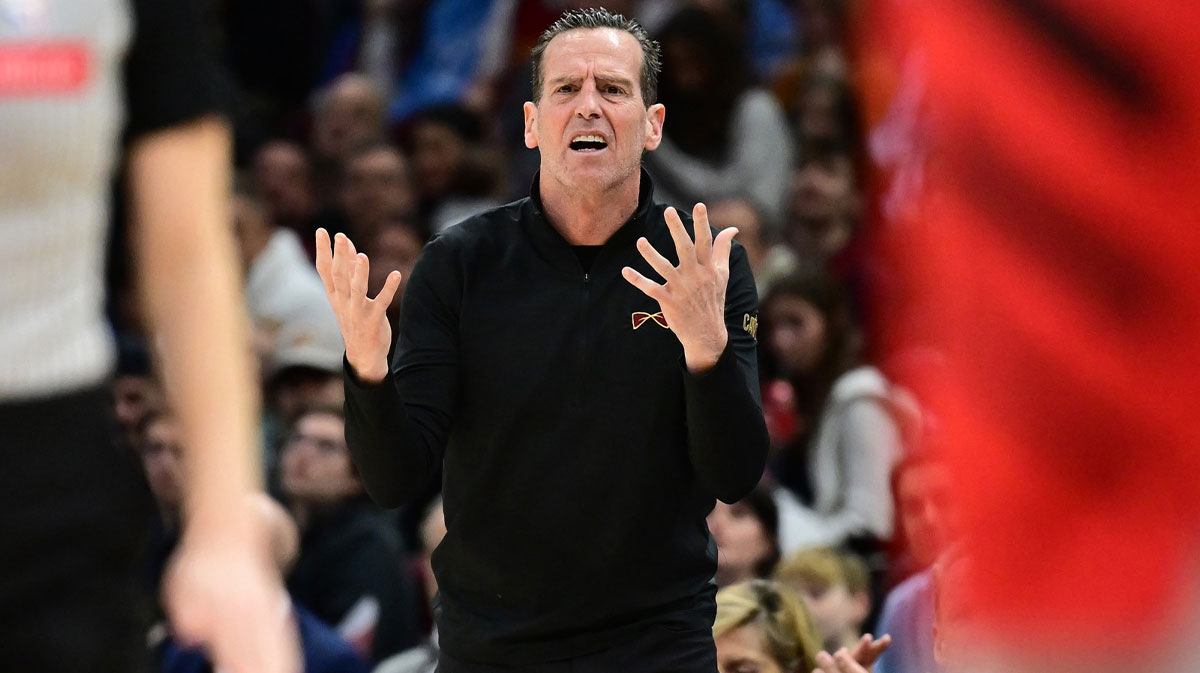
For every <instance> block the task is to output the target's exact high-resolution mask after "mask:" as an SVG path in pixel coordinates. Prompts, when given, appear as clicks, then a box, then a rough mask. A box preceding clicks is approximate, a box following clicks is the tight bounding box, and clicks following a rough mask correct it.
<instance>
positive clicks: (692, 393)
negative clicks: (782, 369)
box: [683, 244, 768, 503]
mask: <svg viewBox="0 0 1200 673" xmlns="http://www.w3.org/2000/svg"><path fill="white" fill-rule="evenodd" d="M725 326H726V330H727V331H728V332H729V342H728V343H727V344H726V346H725V351H724V352H723V353H722V354H721V357H720V358H719V359H718V360H717V363H716V364H715V365H714V366H713V367H712V369H709V370H708V371H706V372H703V373H702V374H699V375H694V374H692V373H691V372H689V371H688V370H687V367H686V365H684V366H683V377H684V391H685V395H686V398H687V399H686V400H685V403H686V407H687V427H688V451H689V454H690V456H691V460H692V467H693V469H695V470H696V474H697V476H698V477H699V480H700V484H701V485H702V486H704V487H705V488H706V489H707V490H708V491H709V492H710V493H712V494H713V495H715V496H716V497H717V498H719V499H720V500H721V501H723V502H727V503H733V502H737V501H738V500H740V499H741V498H742V497H743V496H745V495H746V494H747V493H749V492H750V490H751V489H752V488H754V486H755V485H756V484H757V483H758V481H759V479H760V478H761V477H762V472H763V467H764V466H765V465H766V461H767V443H768V436H767V425H766V421H765V420H764V419H763V413H762V399H761V393H760V392H759V389H758V356H757V353H756V350H755V340H756V337H757V334H756V333H757V329H758V290H757V289H756V288H755V286H754V275H753V274H752V273H751V272H750V263H749V262H748V261H747V259H746V251H745V249H743V248H742V246H741V245H736V244H735V245H734V247H733V251H732V252H731V253H730V259H729V285H728V288H727V289H726V295H725Z"/></svg>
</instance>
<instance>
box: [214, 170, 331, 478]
mask: <svg viewBox="0 0 1200 673" xmlns="http://www.w3.org/2000/svg"><path fill="white" fill-rule="evenodd" d="M233 217H234V232H235V238H236V239H237V243H238V252H239V254H240V256H241V261H242V266H243V268H244V269H245V270H246V289H245V295H244V296H245V300H246V308H247V310H248V312H249V314H250V318H251V320H252V321H253V323H254V328H255V347H256V348H257V349H258V350H259V353H258V355H259V358H260V369H261V371H262V374H263V378H264V379H265V383H266V388H267V392H268V402H269V403H268V405H267V409H266V411H267V413H268V419H267V426H266V428H265V432H264V435H265V437H264V439H265V440H266V441H267V445H266V448H267V449H268V451H267V452H266V459H267V460H266V463H267V466H268V468H270V467H271V465H272V462H273V449H274V448H275V446H276V445H277V436H278V434H279V430H278V428H279V427H280V426H281V425H286V424H287V423H289V422H290V421H291V419H292V418H293V417H294V416H295V414H296V413H297V412H298V411H299V410H300V409H302V408H304V407H305V406H308V405H310V404H316V403H337V402H339V401H340V400H341V380H340V377H339V376H337V375H336V374H337V372H340V371H341V353H342V350H343V346H342V334H341V331H340V330H339V329H338V325H337V318H336V317H334V315H333V310H332V309H331V308H330V307H329V302H328V301H327V300H326V299H325V289H324V287H323V286H322V285H321V280H320V278H319V277H318V276H317V275H316V274H315V273H314V272H313V268H312V264H311V263H310V262H309V260H308V256H307V254H306V253H305V252H304V250H303V249H302V247H301V244H300V239H299V237H298V236H297V235H296V232H294V231H292V230H290V229H285V228H283V227H277V226H275V224H274V223H273V222H272V221H271V220H270V218H269V217H268V216H267V213H266V212H265V209H264V208H263V205H262V203H261V202H260V201H259V200H258V198H257V197H255V196H253V195H252V194H250V193H249V192H246V191H244V190H239V193H238V194H236V195H235V197H234V201H233Z"/></svg>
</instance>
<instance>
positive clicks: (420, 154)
mask: <svg viewBox="0 0 1200 673" xmlns="http://www.w3.org/2000/svg"><path fill="white" fill-rule="evenodd" d="M466 151H467V144H466V142H464V141H463V139H462V138H461V137H460V136H459V135H458V134H457V133H455V132H454V130H453V129H451V128H450V127H449V126H446V125H445V124H439V123H437V122H433V121H426V122H423V123H421V124H419V125H418V126H417V127H416V129H414V130H413V148H412V161H413V174H414V181H415V182H416V188H417V193H419V194H420V195H421V196H422V197H424V198H430V199H439V198H442V197H444V196H445V195H446V194H447V193H449V191H450V190H451V189H452V188H453V187H454V180H455V178H456V176H457V174H458V171H459V167H460V166H461V165H462V163H463V155H465V154H466Z"/></svg>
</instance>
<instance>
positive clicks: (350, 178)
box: [341, 148, 415, 240]
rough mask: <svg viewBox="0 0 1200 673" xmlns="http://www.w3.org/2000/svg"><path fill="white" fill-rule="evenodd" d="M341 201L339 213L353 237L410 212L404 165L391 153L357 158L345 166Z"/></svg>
mask: <svg viewBox="0 0 1200 673" xmlns="http://www.w3.org/2000/svg"><path fill="white" fill-rule="evenodd" d="M341 197H342V198H341V203H342V209H343V210H344V211H345V212H346V216H347V217H348V218H350V222H351V224H352V225H353V226H354V228H355V230H354V232H353V233H355V234H357V235H359V236H362V235H364V234H370V233H372V232H373V231H374V229H375V228H376V227H378V226H379V225H380V224H382V223H383V221H384V219H385V218H386V217H387V216H388V214H389V213H394V212H404V211H410V210H412V209H413V206H414V202H415V198H414V196H413V190H412V186H411V185H410V184H409V179H408V164H407V163H405V161H404V157H403V156H401V154H400V153H399V152H397V151H395V150H392V149H387V148H381V149H378V150H373V151H370V152H366V153H363V154H359V155H357V156H356V157H354V158H353V159H351V160H350V161H349V162H348V163H347V165H346V178H345V182H344V184H343V186H342V193H341ZM356 240H357V239H356Z"/></svg>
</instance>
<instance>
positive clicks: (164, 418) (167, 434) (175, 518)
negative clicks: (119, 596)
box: [135, 409, 185, 613]
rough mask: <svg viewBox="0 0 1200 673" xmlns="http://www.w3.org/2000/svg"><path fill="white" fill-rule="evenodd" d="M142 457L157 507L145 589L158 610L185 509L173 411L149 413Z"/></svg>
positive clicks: (140, 439) (142, 426) (140, 430)
mask: <svg viewBox="0 0 1200 673" xmlns="http://www.w3.org/2000/svg"><path fill="white" fill-rule="evenodd" d="M135 446H136V447H137V451H138V455H139V456H140V457H141V460H142V469H143V470H144V471H145V473H146V483H147V484H149V486H150V493H151V494H152V495H153V496H154V502H155V504H156V505H157V508H156V514H157V515H156V516H155V517H154V519H153V520H152V521H151V525H150V536H149V544H148V547H147V554H146V573H145V587H146V595H147V597H148V601H149V602H150V604H152V605H154V606H156V609H155V612H156V613H159V612H160V611H159V610H158V609H157V606H158V600H159V594H160V592H161V583H162V576H163V570H164V569H165V568H166V566H167V560H168V559H169V558H170V557H171V553H172V552H173V551H174V550H175V544H176V543H177V542H178V541H179V522H180V513H181V509H182V507H183V484H184V482H185V479H184V474H183V470H184V465H183V451H182V449H181V447H180V445H179V428H178V426H177V425H176V420H175V418H174V416H172V415H171V414H170V412H169V411H166V410H163V409H155V410H151V411H149V412H148V413H146V414H145V415H144V416H143V417H142V419H141V420H140V422H139V423H138V426H137V442H136V444H135Z"/></svg>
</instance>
